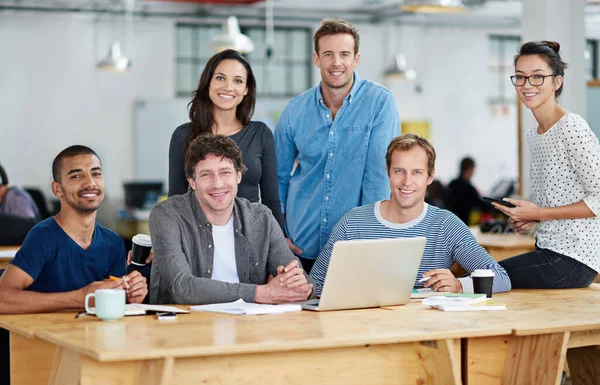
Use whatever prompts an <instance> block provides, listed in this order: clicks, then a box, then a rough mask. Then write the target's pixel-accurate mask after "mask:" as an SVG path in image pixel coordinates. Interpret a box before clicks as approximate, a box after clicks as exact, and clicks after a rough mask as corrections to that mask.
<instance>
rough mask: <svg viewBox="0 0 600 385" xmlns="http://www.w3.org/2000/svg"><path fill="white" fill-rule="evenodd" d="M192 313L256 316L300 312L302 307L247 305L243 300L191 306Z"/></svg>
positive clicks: (288, 304)
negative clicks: (205, 312)
mask: <svg viewBox="0 0 600 385" xmlns="http://www.w3.org/2000/svg"><path fill="white" fill-rule="evenodd" d="M191 309H192V310H193V311H207V312H213V313H225V314H237V315H258V314H280V313H287V312H293V311H300V310H302V307H301V306H300V305H299V304H296V303H286V304H281V305H264V304H259V303H248V302H245V301H244V300H243V299H241V298H240V299H238V300H237V301H235V302H226V303H214V304H211V305H196V306H192V307H191Z"/></svg>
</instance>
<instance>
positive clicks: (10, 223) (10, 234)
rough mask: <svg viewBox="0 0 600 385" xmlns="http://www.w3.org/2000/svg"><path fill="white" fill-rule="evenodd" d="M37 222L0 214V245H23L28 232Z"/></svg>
mask: <svg viewBox="0 0 600 385" xmlns="http://www.w3.org/2000/svg"><path fill="white" fill-rule="evenodd" d="M36 223H37V221H36V220H35V219H32V218H23V217H18V216H15V215H7V214H0V245H3V246H13V245H21V244H23V240H25V236H26V235H27V233H28V232H29V230H30V229H31V228H32V227H33V226H35V224H36Z"/></svg>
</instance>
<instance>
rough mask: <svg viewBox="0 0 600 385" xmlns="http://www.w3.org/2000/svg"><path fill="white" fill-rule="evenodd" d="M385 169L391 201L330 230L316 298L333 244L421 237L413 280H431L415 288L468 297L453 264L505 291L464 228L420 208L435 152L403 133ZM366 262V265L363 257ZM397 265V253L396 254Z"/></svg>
mask: <svg viewBox="0 0 600 385" xmlns="http://www.w3.org/2000/svg"><path fill="white" fill-rule="evenodd" d="M386 164H387V173H388V179H389V181H390V188H391V191H392V194H391V199H388V200H383V201H379V202H375V203H372V204H369V205H365V206H361V207H357V208H354V209H352V210H350V211H349V212H348V213H347V214H346V215H345V216H344V217H342V219H341V220H340V221H339V222H338V223H337V225H336V226H335V227H334V229H333V231H332V233H331V236H330V238H329V240H328V242H327V244H326V245H325V247H324V248H323V250H321V253H320V254H319V257H318V258H317V261H316V262H315V264H314V266H313V268H312V271H311V273H310V275H311V276H312V277H313V278H314V280H315V281H316V283H317V293H318V294H321V290H322V288H323V283H324V282H325V276H326V274H327V268H328V266H329V260H330V259H331V252H332V249H333V245H334V244H335V242H337V241H341V240H351V239H378V238H412V237H420V236H421V237H426V238H427V244H426V246H425V251H424V253H423V258H422V259H421V266H420V267H419V274H418V275H417V280H418V279H419V278H421V277H431V278H430V279H429V280H428V281H426V282H425V283H419V282H415V287H423V286H424V287H430V288H431V289H433V290H437V291H440V292H442V291H446V292H455V293H472V292H473V282H472V280H471V278H470V277H463V278H455V277H454V275H453V274H452V273H451V272H450V268H451V267H452V265H453V264H454V263H455V262H458V263H459V264H460V265H461V266H462V267H463V268H464V269H465V270H466V271H468V272H469V273H470V272H472V271H473V270H475V269H491V270H493V271H494V273H495V276H494V286H493V291H494V292H495V293H497V292H503V291H509V290H510V288H511V284H510V279H509V277H508V275H507V274H506V271H505V270H504V269H503V268H502V267H501V266H500V265H499V264H498V263H497V262H496V261H494V259H492V257H491V256H490V255H489V254H488V253H487V252H486V251H485V249H484V248H483V247H481V246H480V245H479V244H478V243H477V241H476V240H475V237H474V236H473V234H472V233H471V231H469V229H468V228H467V226H466V225H465V224H464V223H463V222H462V221H461V220H460V219H458V217H457V216H456V215H454V214H452V213H451V212H449V211H447V210H443V209H440V208H438V207H435V206H430V205H428V204H427V203H425V190H426V189H427V186H428V185H429V184H430V183H431V182H432V181H433V177H434V175H435V149H434V148H433V146H432V145H431V144H430V143H429V142H428V141H427V140H426V139H424V138H422V137H420V136H418V135H415V134H404V135H401V136H399V137H397V138H394V139H393V140H392V142H391V143H390V145H389V146H388V149H387V154H386ZM365 263H369V261H368V255H365ZM398 263H402V250H398Z"/></svg>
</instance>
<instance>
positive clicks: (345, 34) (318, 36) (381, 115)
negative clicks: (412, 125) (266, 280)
mask: <svg viewBox="0 0 600 385" xmlns="http://www.w3.org/2000/svg"><path fill="white" fill-rule="evenodd" d="M313 40H314V44H315V53H313V61H314V63H315V65H316V66H317V67H318V68H319V69H320V70H321V84H319V85H318V86H316V87H313V88H311V89H309V90H308V91H306V92H304V93H302V94H301V95H299V96H297V97H295V98H294V99H292V100H291V101H290V102H289V103H288V105H287V106H286V108H285V109H284V110H283V113H282V114H281V117H280V118H279V121H278V122H277V126H276V127H275V149H276V151H275V155H276V158H277V175H278V177H279V195H280V199H281V204H282V209H283V212H284V215H285V227H286V232H287V237H288V240H287V241H288V245H289V246H290V249H292V251H293V252H294V253H295V254H297V255H298V256H299V257H300V258H301V262H302V265H303V266H304V268H305V270H306V271H310V268H311V267H312V264H313V263H314V261H315V259H316V258H317V256H318V255H319V251H320V250H321V249H322V248H323V247H324V246H325V243H326V242H327V240H328V238H329V235H330V233H331V230H332V228H333V226H334V225H335V224H336V223H337V222H338V221H339V220H340V218H341V217H342V216H343V215H344V214H346V212H348V211H349V210H350V209H352V208H354V207H357V206H361V205H365V204H368V203H372V202H376V201H379V200H382V199H388V198H389V197H390V189H389V185H388V183H387V181H386V179H387V176H386V173H385V170H386V168H385V154H386V149H387V145H388V144H389V143H390V141H391V140H392V138H394V137H395V136H398V135H399V134H400V116H399V114H398V109H397V107H396V102H395V100H394V97H393V96H392V93H391V92H390V91H389V90H388V89H386V88H385V87H383V86H381V85H379V84H376V83H374V82H371V81H369V80H364V79H361V78H360V77H359V76H358V74H357V73H356V72H354V69H355V68H356V66H357V65H358V62H359V61H360V53H358V45H359V36H358V32H357V30H356V29H355V28H354V27H353V26H352V25H350V24H349V23H347V22H346V21H344V20H336V19H325V20H323V22H322V23H321V27H320V28H319V29H318V30H317V32H316V33H315V35H314V37H313ZM296 160H297V161H298V164H297V166H296V168H295V169H294V164H295V161H296ZM292 170H293V173H292Z"/></svg>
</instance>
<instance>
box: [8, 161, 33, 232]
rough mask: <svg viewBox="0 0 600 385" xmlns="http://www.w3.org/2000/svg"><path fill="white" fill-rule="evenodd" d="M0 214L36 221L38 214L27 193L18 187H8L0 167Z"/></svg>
mask: <svg viewBox="0 0 600 385" xmlns="http://www.w3.org/2000/svg"><path fill="white" fill-rule="evenodd" d="M0 214H3V215H11V216H15V217H22V218H27V219H33V220H35V221H38V220H39V219H40V212H39V210H38V207H37V205H36V204H35V202H34V201H33V198H31V195H29V193H28V192H27V191H25V190H23V189H21V188H19V187H16V186H9V184H8V175H7V174H6V171H5V170H4V168H3V167H2V165H0Z"/></svg>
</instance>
